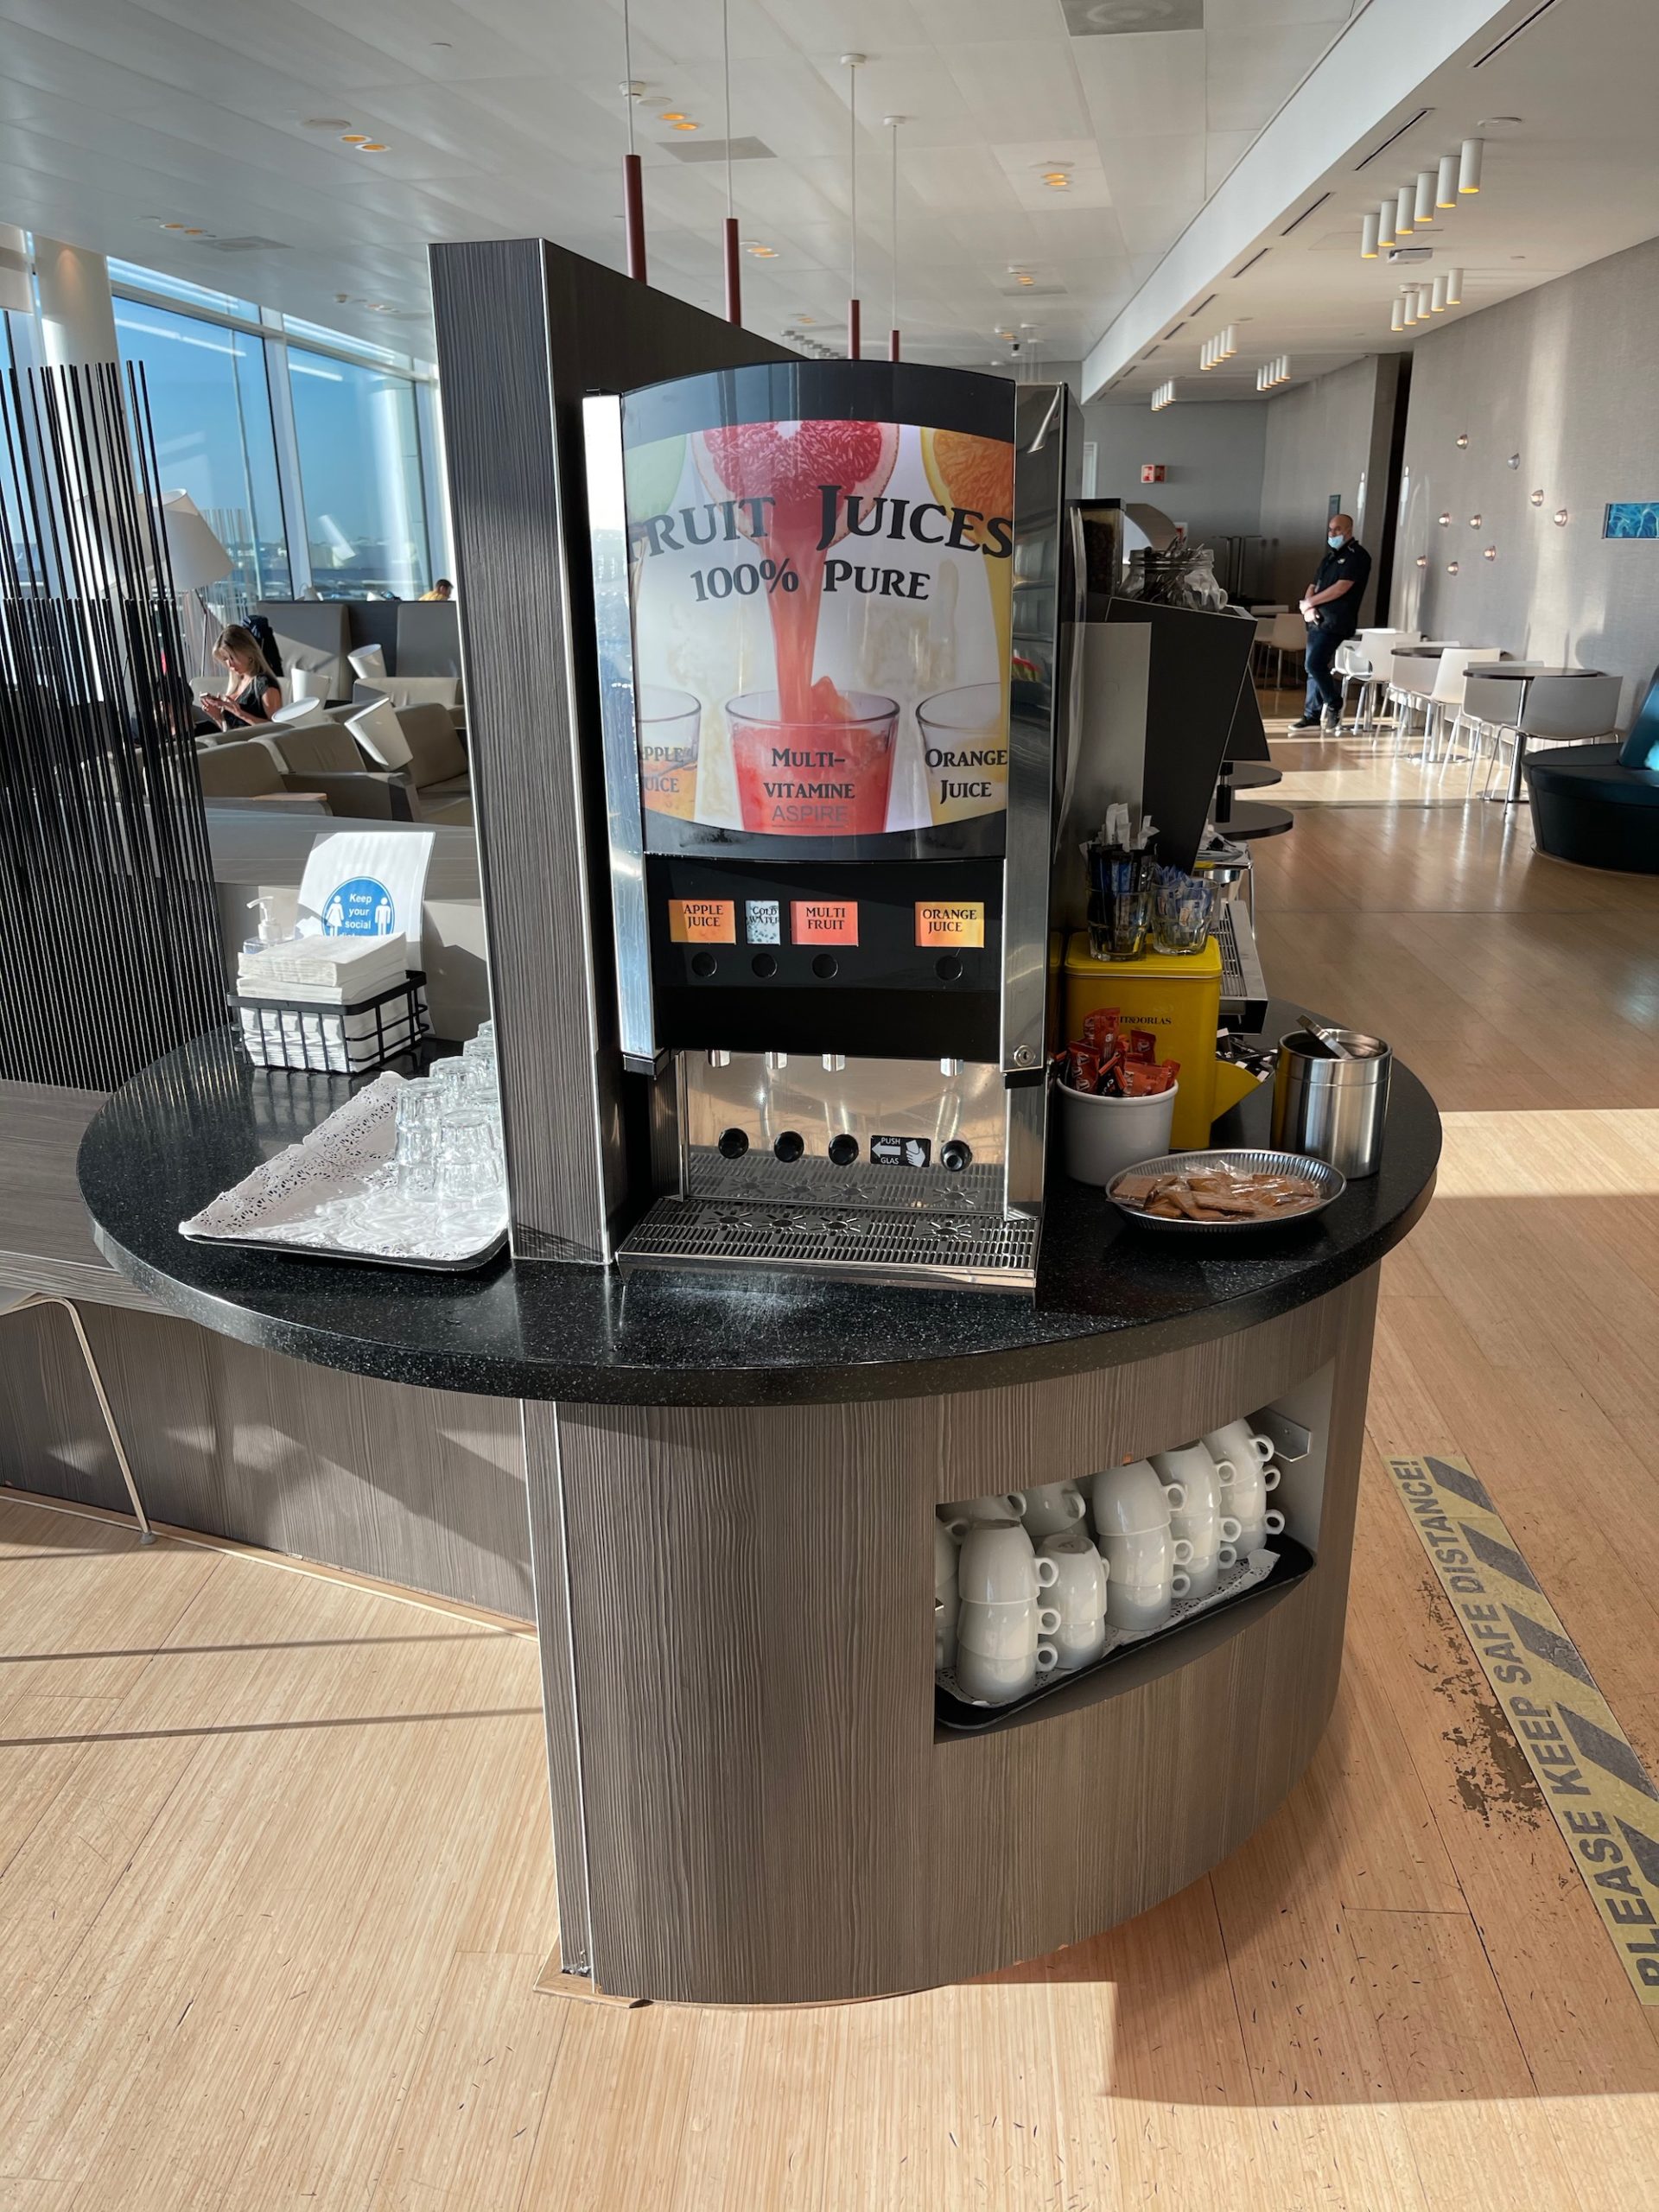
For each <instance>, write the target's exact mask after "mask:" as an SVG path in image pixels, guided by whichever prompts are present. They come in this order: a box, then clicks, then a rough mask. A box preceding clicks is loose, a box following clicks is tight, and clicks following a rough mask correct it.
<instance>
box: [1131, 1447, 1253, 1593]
mask: <svg viewBox="0 0 1659 2212" xmlns="http://www.w3.org/2000/svg"><path fill="white" fill-rule="evenodd" d="M1152 1464H1153V1465H1154V1467H1155V1468H1156V1469H1157V1471H1158V1474H1159V1477H1160V1479H1161V1480H1162V1482H1163V1483H1164V1484H1165V1486H1166V1488H1170V1487H1173V1488H1174V1489H1176V1490H1179V1491H1183V1492H1184V1493H1185V1496H1184V1497H1183V1500H1182V1503H1181V1504H1180V1505H1179V1507H1178V1508H1175V1509H1174V1510H1172V1511H1171V1514H1170V1516H1169V1525H1170V1529H1171V1530H1172V1532H1173V1534H1174V1535H1178V1536H1185V1539H1186V1541H1187V1542H1188V1543H1189V1544H1191V1545H1192V1557H1193V1560H1195V1562H1196V1561H1198V1560H1203V1561H1204V1562H1205V1563H1206V1565H1207V1564H1209V1563H1211V1562H1212V1561H1213V1560H1214V1558H1215V1554H1216V1550H1217V1546H1219V1545H1221V1544H1230V1543H1235V1542H1236V1541H1237V1539H1238V1522H1237V1520H1236V1518H1235V1517H1234V1516H1233V1515H1231V1514H1225V1513H1224V1512H1223V1511H1222V1510H1221V1487H1222V1486H1221V1479H1220V1473H1219V1470H1218V1469H1217V1465H1216V1463H1215V1461H1214V1460H1213V1459H1211V1457H1210V1454H1209V1453H1208V1452H1206V1451H1205V1448H1204V1446H1203V1445H1202V1444H1186V1445H1183V1446H1182V1447H1181V1449H1180V1450H1179V1452H1154V1453H1153V1455H1152ZM1192 1580H1193V1583H1194V1586H1196V1585H1197V1583H1198V1574H1197V1573H1196V1572H1195V1573H1194V1574H1193V1577H1192ZM1212 1587H1213V1585H1212ZM1204 1594H1205V1595H1206V1596H1207V1595H1208V1592H1205V1593H1204Z"/></svg>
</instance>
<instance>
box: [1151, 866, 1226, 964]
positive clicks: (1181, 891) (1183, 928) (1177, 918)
mask: <svg viewBox="0 0 1659 2212" xmlns="http://www.w3.org/2000/svg"><path fill="white" fill-rule="evenodd" d="M1215 918H1216V887H1215V885H1214V884H1213V883H1211V881H1210V880H1209V879H1208V878H1207V877H1205V876H1202V875H1188V874H1185V872H1184V871H1183V870H1181V869H1179V868H1166V869H1164V870H1163V871H1162V873H1161V874H1160V877H1159V881H1158V891H1157V897H1156V903H1155V905H1154V911H1153V920H1152V941H1153V943H1154V945H1155V946H1156V947H1157V949H1158V950H1159V951H1160V952H1202V951H1203V950H1204V948H1205V945H1206V944H1208V943H1209V941H1210V932H1211V926H1212V925H1213V923H1214V921H1215Z"/></svg>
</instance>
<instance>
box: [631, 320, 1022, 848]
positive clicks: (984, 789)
mask: <svg viewBox="0 0 1659 2212" xmlns="http://www.w3.org/2000/svg"><path fill="white" fill-rule="evenodd" d="M969 385H974V386H978V385H983V386H984V387H985V390H984V391H982V392H975V393H974V394H973V396H972V397H970V398H969V400H968V401H966V402H964V399H963V388H964V387H965V386H969ZM936 392H937V397H938V405H937V406H934V405H932V404H928V403H930V402H931V400H932V399H933V398H934V397H935V394H936ZM870 401H871V380H870V377H869V373H868V367H867V366H866V365H850V364H849V365H842V364H810V365H806V364H804V365H800V366H799V367H798V368H794V367H791V368H787V369H775V368H756V369H747V370H738V371H733V372H728V373H726V374H724V375H719V376H710V377H697V378H687V379H684V380H683V381H681V382H679V383H677V384H674V385H658V386H653V387H652V388H651V389H650V390H648V391H644V392H636V393H633V394H631V395H630V396H629V397H628V399H627V401H626V404H625V408H624V415H623V438H624V457H625V466H626V504H627V528H628V554H629V573H630V585H631V591H632V614H633V632H634V668H635V692H634V700H635V715H636V728H637V733H638V742H639V768H640V790H641V798H642V799H643V802H644V825H645V843H646V847H647V849H648V850H652V851H657V852H670V851H684V850H688V849H691V850H704V851H708V850H715V849H719V850H725V851H728V852H749V853H770V854H776V855H779V857H786V856H789V855H791V853H793V854H794V855H798V857H800V858H803V859H805V858H807V857H809V856H810V855H819V856H823V857H829V856H830V855H834V856H836V857H838V858H844V859H855V858H872V859H874V858H878V857H899V855H910V856H912V857H916V858H927V857H950V856H955V855H967V854H974V853H978V854H995V853H1000V852H1001V849H1002V841H1003V817H1005V815H1006V813H1007V795H1008V744H1009V736H1008V688H1009V679H1010V673H1011V670H1012V667H1013V653H1012V627H1013V598H1014V590H1013V587H1014V559H1013V549H1014V521H1013V515H1014V438H1013V429H1014V410H1013V404H1012V395H1011V394H1004V393H1003V392H1001V391H999V388H998V387H997V386H996V385H995V384H994V383H992V382H991V381H990V380H989V379H964V378H954V379H953V378H948V377H943V376H939V377H935V378H928V377H927V376H926V374H925V372H915V371H912V372H911V378H910V381H909V382H908V383H907V384H906V386H905V387H904V398H903V401H902V402H900V401H899V399H898V397H897V395H896V394H893V395H890V396H889V405H890V406H891V408H892V409H893V411H895V412H896V411H897V410H898V408H899V406H900V405H902V406H903V407H904V408H905V410H906V411H917V412H920V411H925V412H926V413H927V414H928V415H929V416H932V417H933V419H931V420H929V421H923V422H917V421H914V420H908V421H899V420H880V419H871V407H870ZM918 403H920V404H919V405H918ZM964 409H965V411H964ZM785 410H787V411H785Z"/></svg>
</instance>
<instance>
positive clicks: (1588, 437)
mask: <svg viewBox="0 0 1659 2212" xmlns="http://www.w3.org/2000/svg"><path fill="white" fill-rule="evenodd" d="M1656 359H1659V239H1653V240H1650V241H1649V243H1648V244H1647V245H1638V246H1632V247H1631V248H1630V250H1629V251H1627V252H1624V253H1616V254H1612V255H1611V256H1610V257H1608V258H1607V259H1606V260H1605V261H1598V262H1595V263H1593V264H1592V265H1591V266H1590V267H1589V268H1587V269H1580V270H1575V271H1574V272H1573V275H1572V276H1570V277H1557V278H1556V279H1555V281H1554V283H1549V284H1541V285H1540V286H1539V287H1538V289H1536V290H1535V291H1531V292H1522V294H1521V296H1520V297H1519V298H1518V299H1513V300H1506V301H1505V302H1503V304H1502V305H1501V306H1498V307H1493V308H1484V309H1483V311H1482V312H1481V313H1480V314H1478V315H1460V316H1448V317H1446V318H1440V317H1437V318H1436V320H1435V322H1434V325H1433V328H1432V329H1431V330H1430V331H1429V333H1428V334H1427V335H1426V336H1424V337H1423V338H1422V340H1421V343H1419V344H1418V345H1417V346H1414V349H1413V354H1412V385H1411V406H1410V411H1409V414H1408V417H1407V424H1406V455H1405V458H1406V466H1407V467H1408V469H1409V470H1410V472H1411V474H1410V485H1409V490H1408V497H1407V501H1406V513H1405V518H1404V522H1403V524H1402V538H1401V544H1400V556H1399V562H1398V564H1397V574H1398V575H1399V578H1400V584H1399V587H1398V588H1397V589H1396V591H1395V603H1396V607H1397V610H1398V615H1399V619H1400V620H1402V622H1405V623H1407V624H1408V625H1409V626H1411V627H1412V628H1414V629H1421V630H1424V631H1426V632H1427V634H1428V635H1429V636H1430V637H1435V638H1456V639H1459V640H1461V641H1465V642H1467V643H1469V644H1475V645H1502V646H1503V647H1505V648H1506V649H1507V650H1508V651H1509V652H1512V653H1516V654H1522V655H1524V656H1526V657H1527V658H1529V659H1533V660H1542V661H1546V662H1548V663H1549V664H1552V665H1560V666H1563V667H1570V666H1572V665H1573V664H1575V663H1576V664H1580V665H1582V666H1584V667H1586V668H1603V669H1606V670H1608V671H1611V672H1612V673H1613V674H1615V675H1618V676H1620V677H1623V678H1624V706H1623V713H1624V718H1625V719H1626V720H1628V719H1629V718H1630V716H1631V715H1633V714H1634V710H1635V706H1636V704H1637V698H1638V696H1639V690H1638V687H1640V686H1642V685H1644V684H1645V683H1646V682H1647V680H1648V678H1649V676H1650V675H1651V674H1652V672H1653V668H1654V664H1655V662H1656V661H1659V619H1656V607H1659V543H1656V542H1655V541H1654V540H1652V539H1646V540H1643V539H1619V538H1605V537H1603V536H1602V534H1601V532H1602V522H1603V515H1604V511H1605V507H1606V505H1607V503H1608V501H1609V500H1612V499H1659V456H1656V453H1655V437H1654V362H1655V360H1656ZM1462 436H1466V437H1467V439H1468V441H1469V442H1468V444H1467V445H1466V446H1459V443H1458V440H1459V437H1462ZM1510 454H1519V455H1520V461H1519V464H1518V466H1517V467H1515V468H1511V467H1510V466H1509V457H1510ZM1535 491H1541V492H1542V493H1543V495H1544V496H1543V499H1542V501H1541V504H1540V505H1537V506H1534V505H1532V501H1531V494H1532V493H1534V492H1535ZM1561 509H1565V510H1566V512H1567V523H1566V524H1565V525H1564V526H1559V527H1558V526H1557V524H1556V523H1555V521H1554V516H1555V514H1556V513H1557V512H1558V511H1560V510H1561ZM1443 513H1446V514H1450V515H1451V516H1452V522H1451V523H1450V524H1449V525H1448V526H1447V527H1446V528H1445V529H1442V528H1441V527H1440V522H1439V517H1440V515H1441V514H1443ZM1471 515H1478V516H1479V517H1480V518H1481V525H1480V528H1479V530H1478V531H1475V530H1471V528H1470V524H1469V518H1470V517H1471ZM1487 545H1495V546H1496V547H1497V559H1496V560H1495V561H1486V560H1484V559H1483V558H1482V557H1481V554H1482V549H1483V548H1484V547H1485V546H1487ZM1419 554H1427V556H1428V566H1427V568H1426V569H1419V568H1418V567H1417V566H1416V557H1417V556H1418V555H1419ZM1451 560H1455V561H1456V562H1457V563H1458V573H1457V575H1455V576H1453V575H1447V573H1446V563H1447V562H1448V561H1451Z"/></svg>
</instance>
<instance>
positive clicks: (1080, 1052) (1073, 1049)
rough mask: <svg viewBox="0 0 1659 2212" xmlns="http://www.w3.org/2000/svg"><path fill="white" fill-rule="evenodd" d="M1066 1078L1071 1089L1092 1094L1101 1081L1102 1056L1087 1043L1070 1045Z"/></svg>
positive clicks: (1067, 1050)
mask: <svg viewBox="0 0 1659 2212" xmlns="http://www.w3.org/2000/svg"><path fill="white" fill-rule="evenodd" d="M1065 1080H1066V1083H1067V1085H1068V1086H1069V1087H1070V1089H1071V1090H1083V1091H1087V1092H1088V1093H1089V1094H1090V1096H1093V1095H1094V1092H1095V1090H1096V1087H1097V1085H1098V1084H1099V1082H1100V1057H1099V1055H1098V1053H1096V1052H1093V1051H1092V1050H1091V1049H1090V1046H1087V1045H1084V1044H1082V1043H1078V1044H1076V1045H1068V1046H1067V1047H1066V1052H1065Z"/></svg>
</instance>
